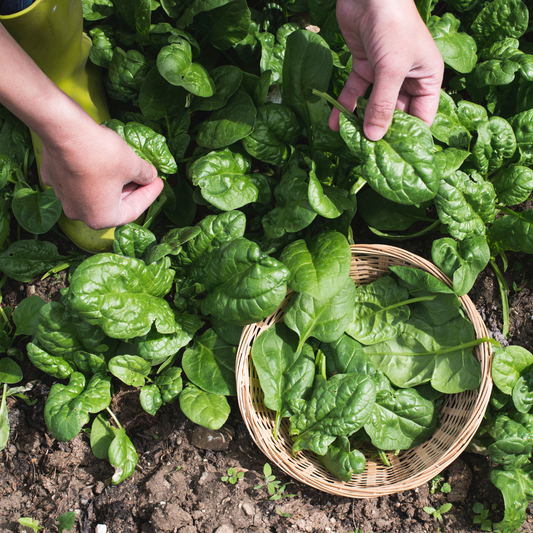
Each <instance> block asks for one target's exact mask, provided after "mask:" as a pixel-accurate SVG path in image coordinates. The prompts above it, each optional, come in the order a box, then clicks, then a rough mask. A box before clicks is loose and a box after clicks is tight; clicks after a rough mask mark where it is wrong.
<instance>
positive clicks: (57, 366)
mask: <svg viewBox="0 0 533 533" xmlns="http://www.w3.org/2000/svg"><path fill="white" fill-rule="evenodd" d="M26 349H27V351H28V358H29V360H30V361H31V362H32V363H33V364H34V365H35V366H36V367H37V368H38V369H39V370H42V371H43V372H45V373H46V374H48V375H50V376H52V377H54V378H58V379H65V378H67V377H68V376H70V375H71V374H72V373H73V372H74V371H75V368H74V367H73V365H71V364H70V363H69V362H68V361H66V360H65V359H63V357H60V356H55V355H51V354H49V353H48V352H47V351H46V350H44V349H43V348H42V347H41V346H39V345H38V344H37V343H36V341H34V342H30V343H29V344H28V345H27V346H26Z"/></svg>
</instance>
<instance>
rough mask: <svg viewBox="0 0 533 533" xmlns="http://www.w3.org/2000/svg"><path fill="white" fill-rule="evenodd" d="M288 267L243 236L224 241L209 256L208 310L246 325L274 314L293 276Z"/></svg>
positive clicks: (206, 282) (207, 270) (228, 320)
mask: <svg viewBox="0 0 533 533" xmlns="http://www.w3.org/2000/svg"><path fill="white" fill-rule="evenodd" d="M289 276H290V274H289V271H288V270H287V268H286V267H285V266H284V265H283V264H282V263H280V262H279V261H277V260H276V259H273V258H272V257H269V256H268V255H266V254H264V253H263V252H262V251H261V249H260V247H259V246H258V245H257V244H256V243H254V242H251V241H248V240H247V239H245V238H243V237H241V238H239V239H235V240H233V241H231V242H229V243H225V244H222V245H221V246H220V247H218V248H216V249H215V250H214V251H213V252H212V253H211V254H210V256H209V262H208V264H207V268H206V279H205V280H204V283H205V284H206V286H207V287H208V290H209V292H208V295H207V297H206V299H205V300H204V301H203V307H204V309H205V310H206V311H207V312H209V313H211V314H213V315H215V316H218V317H219V318H223V319H224V320H226V321H227V322H230V323H234V324H239V325H245V324H250V323H252V322H257V321H258V320H261V319H263V318H265V317H267V316H268V315H269V314H271V313H273V312H274V311H275V310H276V308H277V307H278V306H279V305H280V304H281V302H282V300H283V298H284V297H285V294H286V290H287V285H286V284H287V281H288V279H289Z"/></svg>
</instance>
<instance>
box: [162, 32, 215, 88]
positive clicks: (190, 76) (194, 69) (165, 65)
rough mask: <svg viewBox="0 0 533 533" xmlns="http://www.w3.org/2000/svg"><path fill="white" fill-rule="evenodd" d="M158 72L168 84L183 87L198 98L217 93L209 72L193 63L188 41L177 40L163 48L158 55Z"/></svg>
mask: <svg viewBox="0 0 533 533" xmlns="http://www.w3.org/2000/svg"><path fill="white" fill-rule="evenodd" d="M157 70H158V71H159V74H161V76H162V77H163V78H165V80H167V81H168V83H170V84H171V85H176V86H178V87H183V88H184V89H185V90H186V91H188V92H190V93H192V94H194V95H196V96H202V97H209V96H212V95H213V94H214V93H215V83H214V82H213V80H212V79H211V78H210V77H209V74H208V73H207V70H205V68H204V67H203V66H202V65H200V64H199V63H193V62H192V51H191V45H190V44H189V42H188V41H187V40H186V39H183V38H181V39H176V40H175V42H173V43H172V44H170V45H169V46H165V47H163V48H161V50H160V51H159V53H158V55H157Z"/></svg>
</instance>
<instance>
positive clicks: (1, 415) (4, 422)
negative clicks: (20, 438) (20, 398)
mask: <svg viewBox="0 0 533 533" xmlns="http://www.w3.org/2000/svg"><path fill="white" fill-rule="evenodd" d="M6 392H7V384H4V385H3V386H2V396H1V397H0V452H1V451H2V450H3V449H4V448H5V447H6V446H7V441H8V440H9V431H10V427H9V415H8V413H7V404H6V397H7V395H6Z"/></svg>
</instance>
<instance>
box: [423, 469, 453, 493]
mask: <svg viewBox="0 0 533 533" xmlns="http://www.w3.org/2000/svg"><path fill="white" fill-rule="evenodd" d="M451 490H452V487H451V486H450V484H449V483H446V482H445V481H444V476H443V475H442V474H437V475H436V476H435V477H434V478H433V479H432V480H431V487H430V489H429V492H430V493H431V494H435V492H437V491H440V492H443V493H444V494H448V492H450V491H451Z"/></svg>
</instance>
